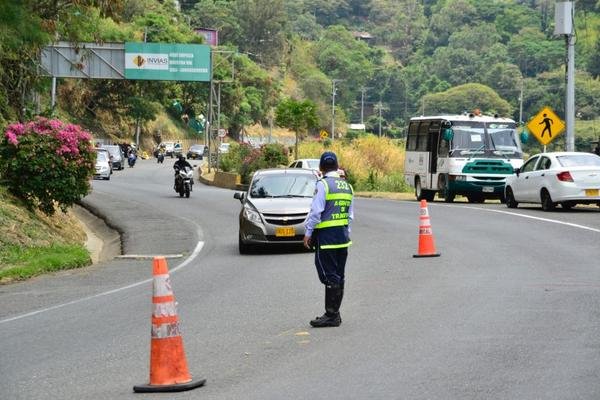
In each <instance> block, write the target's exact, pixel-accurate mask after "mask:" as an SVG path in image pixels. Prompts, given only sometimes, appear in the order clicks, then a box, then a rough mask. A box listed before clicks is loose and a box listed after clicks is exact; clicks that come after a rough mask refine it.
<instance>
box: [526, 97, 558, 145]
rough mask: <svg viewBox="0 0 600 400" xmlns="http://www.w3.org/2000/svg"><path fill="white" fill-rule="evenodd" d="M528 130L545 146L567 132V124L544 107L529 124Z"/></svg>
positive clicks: (548, 108)
mask: <svg viewBox="0 0 600 400" xmlns="http://www.w3.org/2000/svg"><path fill="white" fill-rule="evenodd" d="M527 130H528V131H529V132H531V134H532V135H533V136H535V137H536V139H537V140H538V141H539V142H540V143H541V144H543V145H544V146H545V145H547V144H548V143H550V142H551V141H553V140H554V139H555V138H556V137H557V136H559V135H560V134H561V133H563V132H564V131H565V123H564V122H563V121H562V120H561V119H560V118H559V117H558V115H556V114H555V113H554V111H552V109H551V108H550V107H544V108H542V110H541V111H540V112H539V113H537V115H536V116H535V117H533V118H532V119H531V121H529V122H528V123H527Z"/></svg>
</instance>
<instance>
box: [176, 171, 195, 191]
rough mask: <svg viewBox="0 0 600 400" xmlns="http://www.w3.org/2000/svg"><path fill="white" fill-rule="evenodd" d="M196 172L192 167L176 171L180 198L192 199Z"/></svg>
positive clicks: (177, 189)
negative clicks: (191, 194)
mask: <svg viewBox="0 0 600 400" xmlns="http://www.w3.org/2000/svg"><path fill="white" fill-rule="evenodd" d="M193 177H194V171H193V170H192V169H191V168H190V167H185V168H184V169H175V191H176V192H177V193H179V197H183V196H185V197H188V198H189V197H190V192H191V191H192V185H193V184H194V181H193Z"/></svg>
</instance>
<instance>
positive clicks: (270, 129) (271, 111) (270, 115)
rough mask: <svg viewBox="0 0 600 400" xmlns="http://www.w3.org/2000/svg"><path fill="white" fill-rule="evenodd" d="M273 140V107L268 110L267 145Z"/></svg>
mask: <svg viewBox="0 0 600 400" xmlns="http://www.w3.org/2000/svg"><path fill="white" fill-rule="evenodd" d="M271 140H273V107H271V109H270V110H269V144H271Z"/></svg>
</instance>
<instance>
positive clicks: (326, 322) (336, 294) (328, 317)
mask: <svg viewBox="0 0 600 400" xmlns="http://www.w3.org/2000/svg"><path fill="white" fill-rule="evenodd" d="M343 295H344V288H343V286H340V285H330V286H325V314H323V315H322V316H320V317H317V318H315V319H313V320H312V321H310V325H311V326H312V327H314V328H326V327H331V326H340V324H341V323H342V317H341V316H340V304H341V303H342V297H343Z"/></svg>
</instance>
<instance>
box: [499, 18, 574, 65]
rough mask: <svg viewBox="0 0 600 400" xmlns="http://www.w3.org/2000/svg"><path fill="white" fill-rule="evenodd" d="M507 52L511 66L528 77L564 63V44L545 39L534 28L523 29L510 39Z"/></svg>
mask: <svg viewBox="0 0 600 400" xmlns="http://www.w3.org/2000/svg"><path fill="white" fill-rule="evenodd" d="M508 50H509V54H510V56H511V57H512V62H513V64H516V65H518V66H519V68H520V69H521V72H522V73H523V75H525V76H529V77H533V76H535V75H537V74H539V73H541V72H545V71H550V70H552V69H554V68H556V67H558V66H559V65H560V64H562V63H563V62H564V44H563V43H562V42H561V41H559V40H548V39H546V36H545V35H544V34H543V33H542V32H540V31H539V30H538V29H536V28H529V27H527V28H523V29H522V30H521V31H520V32H519V34H518V35H515V36H513V37H512V38H511V40H510V42H509V43H508Z"/></svg>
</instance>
